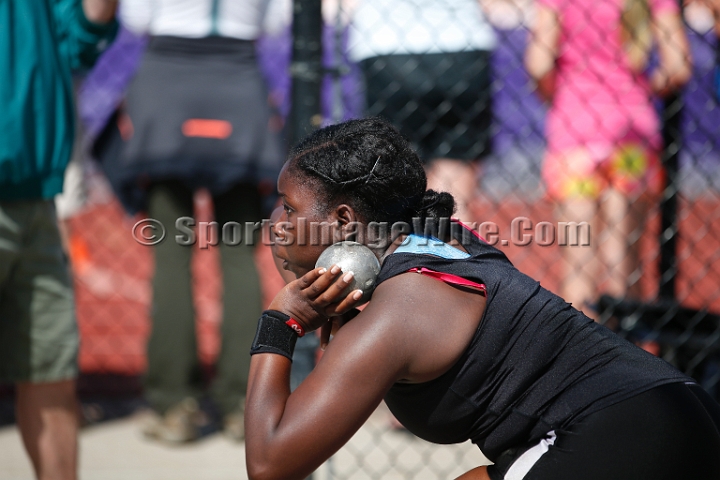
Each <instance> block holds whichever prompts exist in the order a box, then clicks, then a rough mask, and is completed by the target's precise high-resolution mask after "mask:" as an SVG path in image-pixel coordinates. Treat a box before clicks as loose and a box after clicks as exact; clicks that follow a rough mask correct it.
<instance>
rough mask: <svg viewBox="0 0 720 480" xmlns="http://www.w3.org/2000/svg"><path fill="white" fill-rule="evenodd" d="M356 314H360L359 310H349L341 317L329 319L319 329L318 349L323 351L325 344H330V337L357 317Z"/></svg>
mask: <svg viewBox="0 0 720 480" xmlns="http://www.w3.org/2000/svg"><path fill="white" fill-rule="evenodd" d="M358 313H360V310H358V309H357V308H351V309H350V310H348V311H347V312H345V313H343V314H342V315H338V316H336V317H331V318H329V319H328V321H327V322H325V323H324V324H323V326H322V328H321V329H320V349H321V350H325V347H327V344H328V343H329V342H330V337H331V336H332V335H335V334H336V333H337V331H338V330H340V328H341V327H342V326H343V325H345V324H346V323H347V322H349V321H350V320H352V319H353V318H355V317H357V315H358Z"/></svg>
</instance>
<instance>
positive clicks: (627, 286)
mask: <svg viewBox="0 0 720 480" xmlns="http://www.w3.org/2000/svg"><path fill="white" fill-rule="evenodd" d="M643 200H644V199H630V198H628V197H627V196H626V195H624V194H623V193H621V192H620V191H618V190H616V189H614V188H610V189H608V190H607V191H606V192H605V194H604V195H603V197H602V199H601V202H600V210H601V214H602V216H603V218H604V221H605V224H606V232H607V234H606V235H605V236H604V240H603V242H602V243H601V244H600V245H599V251H598V254H599V257H600V259H601V261H602V263H603V265H604V266H605V268H606V271H607V277H606V278H607V279H608V283H607V288H606V290H607V292H608V293H609V294H610V295H613V296H617V297H625V296H626V295H629V296H633V297H636V298H638V297H640V295H641V293H642V292H641V288H640V287H641V285H640V277H641V274H642V270H641V268H640V237H641V235H642V232H643V229H644V225H645V215H646V214H647V203H646V202H645V201H643Z"/></svg>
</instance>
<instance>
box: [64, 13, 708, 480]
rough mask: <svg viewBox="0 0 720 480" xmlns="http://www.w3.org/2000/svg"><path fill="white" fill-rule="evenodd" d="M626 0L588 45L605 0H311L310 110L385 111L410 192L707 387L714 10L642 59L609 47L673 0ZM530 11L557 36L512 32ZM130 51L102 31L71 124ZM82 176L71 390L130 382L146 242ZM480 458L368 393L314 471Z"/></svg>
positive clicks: (454, 468) (455, 468) (208, 284)
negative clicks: (316, 99)
mask: <svg viewBox="0 0 720 480" xmlns="http://www.w3.org/2000/svg"><path fill="white" fill-rule="evenodd" d="M296 1H298V2H302V0H296ZM637 3H638V4H639V5H640V7H639V8H640V10H643V9H644V13H645V15H642V14H640V15H638V16H637V17H639V18H640V20H637V18H636V19H635V20H633V21H630V20H628V21H627V22H628V23H627V24H626V23H618V24H617V25H615V27H612V28H611V29H610V32H614V33H612V35H614V36H615V37H617V38H615V37H612V38H607V37H602V36H599V35H600V34H601V33H602V32H604V31H605V30H602V29H600V30H599V32H600V33H598V32H595V33H593V31H592V30H593V29H592V28H590V27H592V25H595V24H598V25H599V24H603V25H606V24H609V23H608V22H610V20H611V19H612V18H617V19H618V21H619V22H625V20H624V18H625V17H624V16H622V15H620V14H619V13H618V12H621V11H623V9H624V8H625V7H624V4H623V2H615V1H604V0H603V1H599V2H598V1H595V0H593V1H580V0H574V1H572V2H570V1H554V0H543V1H541V2H539V3H533V2H531V1H529V0H486V1H481V2H479V3H478V2H477V1H476V0H467V1H462V0H375V1H373V0H336V1H333V2H331V1H329V0H326V1H325V2H324V3H323V40H322V44H323V57H322V63H323V65H324V67H323V68H324V69H325V74H324V78H323V83H322V87H321V107H322V112H321V116H322V121H321V122H320V123H323V124H330V123H334V122H337V121H340V120H344V119H349V118H354V117H359V116H363V115H382V116H385V117H387V118H389V119H391V120H392V121H393V122H394V123H395V124H396V126H398V127H399V128H401V130H402V131H403V132H404V133H405V134H406V135H407V136H408V138H410V140H411V141H412V142H413V143H414V144H415V146H416V147H417V148H418V150H419V152H420V154H421V155H422V157H423V160H424V161H426V164H427V168H428V174H429V180H430V184H431V186H432V187H435V188H439V189H444V190H450V191H451V192H453V193H454V195H455V196H456V198H457V200H458V216H460V218H461V219H462V220H463V221H465V222H466V223H468V224H470V225H474V226H476V227H477V228H478V230H479V231H480V232H481V233H482V234H483V235H484V236H485V237H486V238H487V239H488V240H490V241H493V242H496V244H497V246H498V247H499V248H501V249H503V251H505V253H506V254H507V255H508V256H509V258H510V259H511V260H512V261H513V262H514V263H515V265H516V266H517V267H518V268H519V269H520V270H521V271H524V272H526V273H527V274H529V275H530V276H532V277H534V278H536V279H538V280H539V281H540V282H541V283H542V284H543V285H544V286H545V287H546V288H548V289H550V290H552V291H555V292H558V293H561V294H563V295H564V296H565V297H566V298H570V299H572V300H573V303H575V304H577V305H581V306H582V308H583V309H584V310H585V311H586V312H587V313H588V314H589V315H593V316H594V317H595V318H596V319H597V320H598V321H600V322H603V323H605V324H607V325H608V326H609V327H611V328H613V329H615V330H616V331H617V332H618V333H619V334H621V335H624V336H627V337H628V338H630V339H631V340H632V341H635V342H637V343H638V344H640V345H641V346H643V348H646V349H648V350H651V351H653V352H654V353H656V354H657V355H660V356H662V357H663V358H665V359H666V360H668V361H669V362H671V363H673V364H675V365H677V366H678V367H679V368H681V369H682V370H684V371H686V372H687V373H689V374H690V375H693V376H694V377H695V378H696V379H698V381H700V382H701V384H702V385H703V386H704V387H705V388H706V389H707V390H708V391H710V392H712V393H713V394H714V395H715V397H716V398H719V399H720V388H719V387H720V350H719V348H718V347H719V346H720V316H719V315H720V288H718V285H719V284H720V258H719V255H720V254H719V253H718V252H720V248H719V247H720V127H719V126H720V105H719V103H718V102H719V100H718V94H719V93H720V92H718V86H717V85H716V84H715V83H714V82H715V77H714V75H716V73H717V69H718V61H717V58H718V54H717V52H718V44H717V38H716V36H715V33H714V31H713V22H712V18H713V16H712V13H711V12H710V10H709V8H708V7H707V6H705V5H704V4H703V3H701V2H699V1H695V2H689V3H687V4H686V5H684V7H683V12H682V13H683V17H684V24H683V26H682V27H681V28H682V32H681V33H682V34H683V35H682V37H683V38H686V39H687V45H688V48H687V52H685V51H684V50H682V48H683V47H682V45H683V44H682V40H678V38H680V37H678V36H677V35H676V34H672V33H669V32H667V31H659V32H658V31H657V30H658V29H654V28H650V31H651V34H650V37H649V38H651V39H652V40H653V41H652V48H649V49H648V48H645V47H644V46H643V44H642V42H641V41H638V42H639V43H638V42H636V43H638V44H639V45H640V48H639V50H640V51H641V55H640V56H641V57H643V56H644V57H643V58H641V60H642V62H640V63H641V64H642V65H641V66H642V68H639V67H637V68H636V67H635V66H633V65H632V64H631V62H630V60H627V58H626V56H625V55H626V54H627V56H630V53H628V51H627V49H626V48H625V46H626V45H627V43H626V42H630V43H632V42H633V41H634V40H632V39H637V38H640V37H641V35H640V34H637V35H636V34H635V33H634V32H636V31H635V30H633V29H637V31H641V30H642V29H643V25H645V26H647V25H648V24H649V25H650V26H651V27H652V25H653V21H654V20H653V19H657V18H659V17H658V16H662V15H672V12H674V11H675V10H674V7H676V5H675V4H674V3H673V2H672V1H666V2H661V1H660V0H648V1H647V2H644V1H642V0H638V2H637ZM582 4H587V5H588V9H589V10H587V11H583V10H582V9H580V7H579V6H581V5H582ZM564 9H570V10H571V11H570V12H569V13H568V12H567V11H565V10H564ZM573 9H574V10H573ZM613 12H615V13H613ZM548 13H549V15H547V14H548ZM613 15H615V17H613ZM291 16H292V4H291V1H290V0H274V3H273V4H272V5H271V8H270V12H269V15H268V22H267V30H268V33H267V34H266V35H265V36H264V37H263V38H262V39H261V41H260V42H259V43H258V52H259V59H260V62H261V65H262V67H263V71H264V73H265V75H266V78H267V82H268V85H269V89H270V99H269V101H270V102H271V103H273V104H274V105H275V107H276V108H277V111H278V115H277V117H276V118H275V119H274V120H273V121H275V122H277V123H278V124H282V122H283V121H284V120H283V119H284V118H286V117H287V114H288V112H289V110H290V98H289V96H290V83H291V79H290V75H289V71H290V52H291V48H292V35H291V28H290V23H291ZM548 18H549V19H550V24H551V26H552V29H557V32H556V33H558V32H559V33H558V34H557V35H556V36H554V37H553V36H552V35H550V37H551V38H546V37H548V36H547V35H544V34H543V32H545V33H547V32H548V31H550V30H548V29H547V28H546V30H541V31H535V33H533V31H534V30H533V28H534V26H535V25H538V22H542V21H547V20H548ZM568 18H570V19H571V20H568ZM553 22H554V23H553ZM573 22H575V23H573ZM648 22H649V23H648ZM665 23H667V22H665ZM665 23H664V24H665ZM670 23H672V22H670ZM604 28H607V27H604ZM552 29H551V30H552ZM563 29H564V30H563ZM552 31H555V30H552ZM623 32H629V33H626V36H625V37H623ZM653 35H654V37H653ZM663 35H664V36H667V37H668V38H671V40H672V41H669V42H668V41H664V40H667V39H663V38H662V37H663ZM626 37H627V38H630V39H631V40H626ZM636 37H637V38H636ZM643 38H644V37H643ZM144 44H145V43H144V40H143V39H139V38H136V37H134V36H132V35H130V34H129V33H127V32H125V31H123V32H121V35H120V37H119V38H118V40H117V42H116V44H115V45H114V46H113V47H112V49H111V50H110V51H109V52H108V53H107V54H106V55H105V56H104V57H103V58H102V59H101V60H100V62H99V63H98V65H97V66H96V68H95V69H94V70H93V71H92V72H90V74H89V75H88V76H87V78H86V79H85V80H84V83H83V85H82V88H81V89H80V91H79V106H80V117H81V119H82V121H83V122H84V124H85V126H86V129H87V132H88V138H92V137H93V136H94V135H96V134H97V132H98V130H99V129H100V127H101V125H102V124H103V122H104V121H105V120H106V119H107V117H108V116H109V115H110V114H111V113H112V111H113V110H114V108H115V106H116V105H117V104H118V102H120V101H121V99H122V97H123V94H124V91H125V88H126V86H127V83H128V81H129V79H130V78H131V77H132V75H133V73H134V71H135V68H136V66H137V63H138V59H139V57H140V55H141V54H142V51H143V48H144ZM663 45H665V47H663ZM667 45H670V47H672V48H678V49H681V51H682V52H683V57H684V59H685V60H687V65H688V66H689V67H690V68H691V75H690V76H689V79H688V80H687V81H686V82H680V83H682V85H681V86H678V88H677V89H676V90H674V91H671V92H665V93H666V96H665V100H662V99H661V98H660V97H653V96H650V94H649V92H650V91H651V90H652V88H653V87H655V88H656V89H657V88H659V87H658V85H654V84H651V83H648V82H647V81H645V80H644V79H645V78H650V79H652V78H653V77H652V73H651V72H653V71H657V70H658V69H660V70H662V69H667V68H671V67H668V66H667V65H666V63H664V62H666V61H667V59H666V58H665V57H667V56H668V53H667V52H666V51H663V50H662V49H663V48H666V47H667ZM613 48H614V49H615V50H613ZM543 49H544V50H543ZM618 49H621V50H618ZM533 52H534V53H533ZM543 52H545V53H549V54H550V55H549V57H550V70H551V71H554V72H555V78H554V79H553V78H552V74H550V76H548V75H547V73H548V72H547V71H546V72H544V73H543V72H542V68H540V67H537V66H533V65H532V64H533V62H535V61H538V60H537V58H538V57H540V60H542V57H543ZM533 54H534V55H535V56H536V57H535V58H533V57H532V55H533ZM568 58H570V59H573V60H574V61H575V63H574V64H571V63H572V62H570V63H568ZM598 58H599V60H598ZM579 60H584V61H585V62H586V63H583V62H580V61H579ZM681 60H682V59H681ZM538 62H539V63H542V61H538ZM603 62H605V63H603ZM681 63H682V62H681ZM603 66H604V67H605V68H610V69H612V70H613V71H612V72H607V71H603V70H602V68H603ZM676 67H677V68H681V67H682V65H680V66H679V67H678V66H677V65H676V66H674V67H672V68H676ZM534 68H539V70H537V71H533V69H534ZM572 68H575V69H576V71H572ZM633 68H635V69H634V70H633ZM568 69H570V70H568ZM583 69H584V70H583ZM538 71H539V72H540V73H541V74H540V75H538V73H537V72H538ZM645 71H646V72H649V73H647V74H646V73H644V72H645ZM628 72H630V73H628ZM530 73H533V75H534V76H535V77H536V78H534V79H533V78H532V77H531V75H530ZM593 75H595V77H596V78H592V77H593ZM601 76H602V78H600V77H601ZM608 79H609V80H608ZM552 80H554V86H553V85H552ZM574 81H577V82H580V83H573V82H574ZM548 82H550V86H549V87H548ZM603 82H605V83H603ZM598 85H600V86H598ZM601 87H602V88H601ZM638 92H640V93H638ZM541 94H545V95H548V96H552V101H546V100H543V97H542V95H541ZM618 95H623V97H622V98H617V96H618ZM643 95H644V97H643ZM648 98H650V100H648ZM598 105H599V106H598ZM593 108H595V110H593ZM654 112H657V116H655V115H656V114H655V113H654ZM605 129H606V130H607V131H605ZM603 142H604V143H603ZM609 147H612V148H609ZM609 159H610V160H609ZM613 162H614V163H613ZM661 167H662V168H661ZM663 171H664V172H665V173H666V175H663V174H662V172H663ZM84 180H85V188H86V190H87V193H88V195H87V198H86V201H85V204H84V206H83V208H82V209H81V210H80V211H78V212H76V213H75V214H74V215H73V216H71V217H70V218H69V219H68V220H66V227H67V232H68V235H67V238H68V245H69V251H70V257H71V260H72V266H73V272H74V279H75V287H76V302H77V311H78V321H79V325H80V331H81V335H82V347H81V352H80V367H81V370H82V372H83V376H84V380H83V382H82V383H81V386H82V390H83V395H84V396H85V397H86V398H90V397H93V396H94V395H95V394H98V393H103V394H107V393H108V392H110V393H112V394H114V395H124V394H137V393H138V391H139V386H138V385H139V383H138V382H137V381H136V379H137V378H138V376H140V375H141V374H142V372H143V371H144V368H145V342H146V338H147V335H148V331H149V324H150V322H149V314H150V298H151V294H150V277H151V275H152V270H153V259H152V252H151V250H150V249H148V248H147V247H143V246H141V245H139V244H138V243H136V242H135V241H133V238H132V236H131V228H132V226H133V225H134V223H135V221H137V218H129V217H127V216H126V215H125V213H124V212H123V211H122V209H121V207H120V206H119V204H118V203H117V201H116V200H115V198H114V196H113V193H112V191H111V189H110V187H109V186H108V184H107V182H106V181H105V180H104V178H103V176H102V173H101V169H100V168H99V167H98V166H97V165H95V164H94V163H92V162H91V161H89V160H87V161H86V162H85V164H84ZM195 203H196V218H197V220H198V221H202V220H210V219H211V213H210V212H211V206H210V200H209V197H208V196H207V195H206V194H203V193H202V192H201V193H199V194H198V195H196V202H195ZM563 222H565V223H563ZM568 222H576V223H578V224H580V225H578V226H572V223H571V229H572V228H577V229H578V230H577V232H575V233H578V234H579V235H580V238H579V239H577V240H578V243H583V238H582V236H583V234H584V232H585V230H583V229H584V228H586V227H585V226H583V225H584V224H582V222H587V225H589V230H587V232H589V233H588V235H589V238H588V240H589V243H590V246H586V247H582V246H572V243H573V242H574V239H573V238H570V237H572V234H573V232H572V231H567V232H566V231H564V229H565V228H567V226H566V225H567V223H568ZM566 233H567V234H568V235H569V237H567V238H566ZM194 248H195V255H194V258H193V263H192V269H193V273H194V304H195V308H196V314H197V320H198V323H197V325H198V327H197V328H198V338H199V350H200V357H201V360H202V362H203V363H204V364H206V365H211V364H212V363H213V360H214V359H215V357H216V355H217V352H218V347H219V339H218V333H217V326H218V323H219V322H220V318H221V311H220V310H221V302H220V297H221V294H222V292H221V289H222V287H221V278H222V277H221V275H220V270H219V266H218V254H217V252H216V250H215V249H214V248H212V247H210V248H207V249H201V248H198V247H194ZM578 252H579V253H578ZM257 261H258V264H259V265H260V271H261V272H263V273H262V282H263V291H264V297H265V301H266V303H267V301H269V298H271V297H272V295H273V294H274V292H276V291H277V290H278V289H279V288H280V287H281V286H282V285H283V281H282V280H281V279H280V277H279V274H277V273H276V270H275V267H274V264H273V261H272V259H271V256H270V252H269V250H268V249H267V247H264V246H260V247H259V249H258V252H257ZM108 378H111V379H113V380H112V381H109V382H108V381H105V380H107V379H108ZM121 379H126V380H128V381H127V382H122V381H119V380H121ZM100 416H102V415H100ZM484 461H485V460H484V458H483V457H482V455H481V454H480V452H479V451H478V450H477V449H476V448H475V447H473V446H472V445H464V446H460V447H447V446H433V445H430V444H427V443H426V442H423V441H421V440H419V439H416V438H414V437H412V436H411V435H409V434H408V433H406V432H404V431H403V430H401V429H398V428H397V427H395V426H394V424H393V422H392V418H391V416H390V415H389V413H388V412H387V411H386V410H385V409H384V408H381V409H379V410H378V412H376V414H375V415H373V417H372V418H371V420H370V421H369V422H368V424H367V425H366V426H365V427H364V428H363V429H362V430H361V431H360V432H359V433H358V435H356V436H355V437H354V438H353V440H352V441H351V442H350V443H349V444H348V445H347V446H346V447H345V448H343V449H342V450H341V451H340V452H339V453H338V454H337V455H336V456H335V457H333V459H331V461H330V462H328V463H327V464H326V465H324V466H323V468H322V469H321V470H320V471H319V472H318V474H317V475H318V476H319V477H321V478H343V479H345V478H347V479H350V478H352V479H361V478H451V477H453V476H455V475H458V474H460V473H462V472H463V471H467V470H468V469H470V468H472V467H474V466H476V465H478V464H479V463H483V462H484Z"/></svg>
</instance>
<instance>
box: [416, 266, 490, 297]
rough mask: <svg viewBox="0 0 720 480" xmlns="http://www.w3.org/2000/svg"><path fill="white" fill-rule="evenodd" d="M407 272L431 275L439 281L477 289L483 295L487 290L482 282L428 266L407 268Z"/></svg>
mask: <svg viewBox="0 0 720 480" xmlns="http://www.w3.org/2000/svg"><path fill="white" fill-rule="evenodd" d="M408 272H413V273H419V274H421V275H425V276H428V277H432V278H435V279H437V280H440V281H441V282H445V283H449V284H450V285H458V286H461V287H466V288H472V289H474V290H479V291H480V293H482V294H483V295H485V293H486V291H487V288H486V287H485V284H484V283H475V282H472V281H470V280H468V279H467V278H463V277H459V276H457V275H453V274H452V273H443V272H438V271H435V270H430V269H429V268H425V267H420V268H417V267H416V268H411V269H410V270H408Z"/></svg>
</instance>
